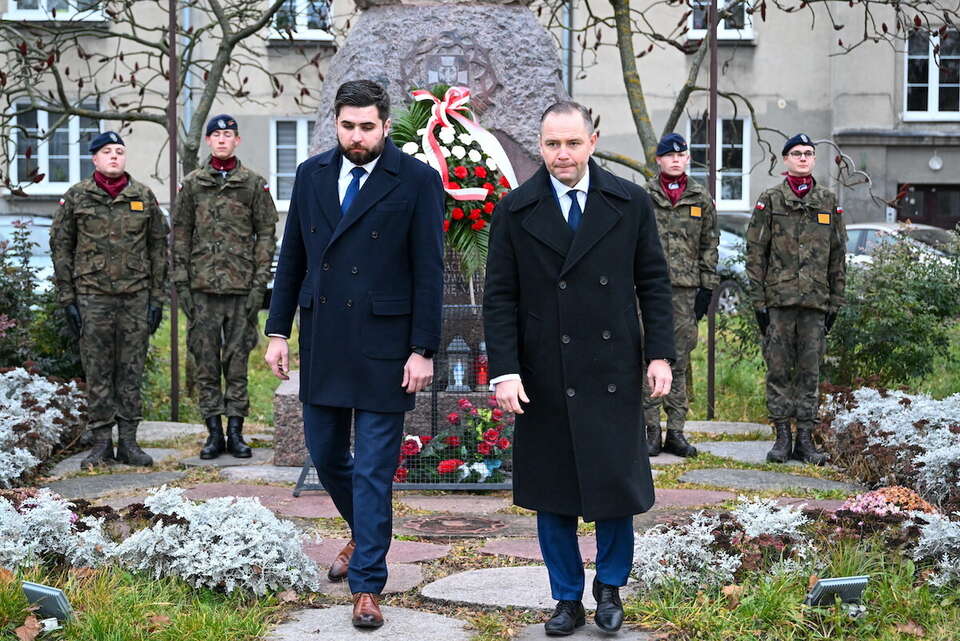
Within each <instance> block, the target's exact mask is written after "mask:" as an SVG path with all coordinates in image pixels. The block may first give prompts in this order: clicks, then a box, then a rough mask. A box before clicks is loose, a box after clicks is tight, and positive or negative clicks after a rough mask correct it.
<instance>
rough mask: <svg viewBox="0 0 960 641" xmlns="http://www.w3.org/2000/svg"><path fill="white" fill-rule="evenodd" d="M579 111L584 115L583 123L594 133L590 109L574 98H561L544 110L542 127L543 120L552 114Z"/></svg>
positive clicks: (541, 123)
mask: <svg viewBox="0 0 960 641" xmlns="http://www.w3.org/2000/svg"><path fill="white" fill-rule="evenodd" d="M570 113H578V114H580V115H581V116H582V117H583V124H585V125H586V126H587V133H588V134H590V135H593V118H592V117H591V116H590V110H589V109H587V108H586V107H584V106H583V105H581V104H580V103H579V102H574V101H573V100H559V101H557V102H555V103H553V104H552V105H550V106H549V107H547V108H546V110H544V112H543V115H541V116H540V128H541V129H543V121H544V120H546V119H547V116H549V115H550V114H570Z"/></svg>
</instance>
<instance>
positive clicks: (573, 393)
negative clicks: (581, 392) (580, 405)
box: [567, 387, 577, 398]
mask: <svg viewBox="0 0 960 641" xmlns="http://www.w3.org/2000/svg"><path fill="white" fill-rule="evenodd" d="M576 395H577V390H575V389H573V388H572V387H568V388H567V396H569V397H570V398H573V397H574V396H576Z"/></svg>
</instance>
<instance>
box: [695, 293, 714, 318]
mask: <svg viewBox="0 0 960 641" xmlns="http://www.w3.org/2000/svg"><path fill="white" fill-rule="evenodd" d="M712 299H713V290H712V289H707V288H706V287H701V288H700V289H698V290H697V299H696V301H694V303H693V313H694V314H695V315H696V317H697V321H699V320H700V319H701V318H703V317H704V316H706V315H707V310H708V309H710V301H711V300H712Z"/></svg>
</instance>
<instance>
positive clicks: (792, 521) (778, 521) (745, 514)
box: [733, 496, 808, 539]
mask: <svg viewBox="0 0 960 641" xmlns="http://www.w3.org/2000/svg"><path fill="white" fill-rule="evenodd" d="M737 499H738V501H739V503H738V504H737V507H736V508H734V510H733V516H734V517H735V518H736V519H737V521H738V522H739V523H740V526H741V527H742V528H743V531H744V533H745V534H746V535H747V536H749V537H752V538H756V537H758V536H762V535H764V534H768V535H770V536H789V537H792V538H795V539H797V538H800V536H801V535H802V534H801V532H800V528H801V527H802V526H803V525H805V524H806V523H807V520H808V519H807V517H806V516H804V515H803V512H802V511H801V509H802V508H803V506H802V505H801V506H799V507H794V506H792V505H780V504H779V503H777V502H776V501H775V500H774V499H763V498H760V497H759V496H755V497H753V499H749V498H747V497H746V496H739V497H737Z"/></svg>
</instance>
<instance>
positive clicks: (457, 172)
mask: <svg viewBox="0 0 960 641" xmlns="http://www.w3.org/2000/svg"><path fill="white" fill-rule="evenodd" d="M453 175H454V176H456V177H457V178H459V179H460V180H463V179H464V178H466V177H467V176H469V175H470V173H469V172H468V171H467V168H466V167H464V166H463V165H460V166H457V167H454V168H453Z"/></svg>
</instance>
